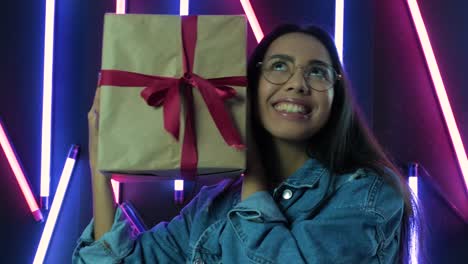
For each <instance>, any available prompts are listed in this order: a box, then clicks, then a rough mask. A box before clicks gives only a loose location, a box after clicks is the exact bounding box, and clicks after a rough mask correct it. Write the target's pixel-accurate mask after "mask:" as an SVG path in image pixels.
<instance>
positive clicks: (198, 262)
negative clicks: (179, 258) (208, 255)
mask: <svg viewBox="0 0 468 264" xmlns="http://www.w3.org/2000/svg"><path fill="white" fill-rule="evenodd" d="M193 264H205V262H204V261H203V260H202V259H201V258H196V259H195V261H194V262H193Z"/></svg>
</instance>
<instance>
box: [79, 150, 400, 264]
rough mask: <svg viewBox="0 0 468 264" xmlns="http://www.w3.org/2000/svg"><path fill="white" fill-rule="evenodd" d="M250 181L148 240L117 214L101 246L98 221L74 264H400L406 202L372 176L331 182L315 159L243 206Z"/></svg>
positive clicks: (208, 199) (212, 193) (211, 191)
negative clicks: (96, 230) (244, 190)
mask: <svg viewBox="0 0 468 264" xmlns="http://www.w3.org/2000/svg"><path fill="white" fill-rule="evenodd" d="M241 187H242V179H241V178H239V179H227V180H224V181H221V182H220V183H218V184H216V185H212V186H204V187H203V188H202V189H201V190H200V192H199V193H198V195H197V196H196V197H195V198H194V199H193V200H192V201H191V202H190V203H189V204H188V205H187V206H186V207H185V208H184V209H182V210H181V213H180V214H179V215H178V216H176V217H174V218H173V219H172V220H171V221H170V222H161V223H159V224H158V225H156V226H155V227H153V228H152V229H151V230H149V231H147V232H144V233H142V234H140V235H137V236H135V235H132V229H131V227H130V225H129V223H128V222H127V221H126V220H125V218H124V217H123V215H122V211H121V210H120V209H117V211H116V215H115V220H114V224H113V226H112V228H111V230H110V231H109V232H107V233H106V234H104V235H103V236H102V237H101V238H100V239H99V240H97V241H94V239H93V221H91V223H90V224H89V225H88V226H87V227H86V229H85V230H84V232H83V234H82V235H81V237H80V239H79V240H78V245H77V247H76V249H75V251H74V253H73V263H99V264H105V263H210V264H211V263H224V264H229V263H261V264H270V263H295V264H298V263H347V264H349V263H396V261H397V257H398V250H399V243H400V224H401V221H402V217H403V210H404V203H403V198H402V197H401V195H400V194H398V192H397V191H395V190H394V189H393V188H392V187H390V186H389V185H388V184H386V183H385V182H384V181H383V180H382V178H381V177H380V176H377V175H376V174H374V173H371V172H369V171H367V170H364V169H358V170H357V171H355V172H353V173H349V174H343V175H339V176H336V177H333V178H332V177H330V174H329V173H328V170H327V169H325V168H324V167H323V166H322V165H321V164H320V163H319V162H318V161H317V160H315V159H309V160H308V161H307V162H306V163H305V164H304V165H303V166H302V167H301V168H300V169H299V170H297V171H296V172H295V173H294V174H293V175H291V176H290V177H288V178H287V179H286V180H285V181H284V182H282V183H281V184H280V185H279V186H278V187H277V188H276V189H275V190H274V191H272V192H267V191H259V192H256V193H254V194H252V195H251V196H249V197H248V198H247V199H245V200H243V201H240V196H241Z"/></svg>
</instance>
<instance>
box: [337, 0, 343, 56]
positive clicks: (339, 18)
mask: <svg viewBox="0 0 468 264" xmlns="http://www.w3.org/2000/svg"><path fill="white" fill-rule="evenodd" d="M343 27H344V0H336V1H335V45H336V49H337V50H338V56H339V57H340V61H341V62H343Z"/></svg>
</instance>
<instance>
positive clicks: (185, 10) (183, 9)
mask: <svg viewBox="0 0 468 264" xmlns="http://www.w3.org/2000/svg"><path fill="white" fill-rule="evenodd" d="M179 13H180V15H181V16H188V14H189V0H180V10H179Z"/></svg>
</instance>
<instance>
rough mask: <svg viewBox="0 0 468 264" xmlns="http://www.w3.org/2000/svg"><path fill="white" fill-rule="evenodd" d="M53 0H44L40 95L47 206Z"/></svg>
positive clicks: (45, 200)
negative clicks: (42, 65)
mask: <svg viewBox="0 0 468 264" xmlns="http://www.w3.org/2000/svg"><path fill="white" fill-rule="evenodd" d="M54 16H55V0H46V14H45V34H44V72H43V83H42V89H43V95H42V140H41V142H42V144H41V192H40V195H41V206H42V208H44V209H46V210H47V209H48V208H49V202H48V198H49V191H50V189H49V188H50V145H51V126H52V75H53V74H52V69H53V56H54V54H53V51H54Z"/></svg>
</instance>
